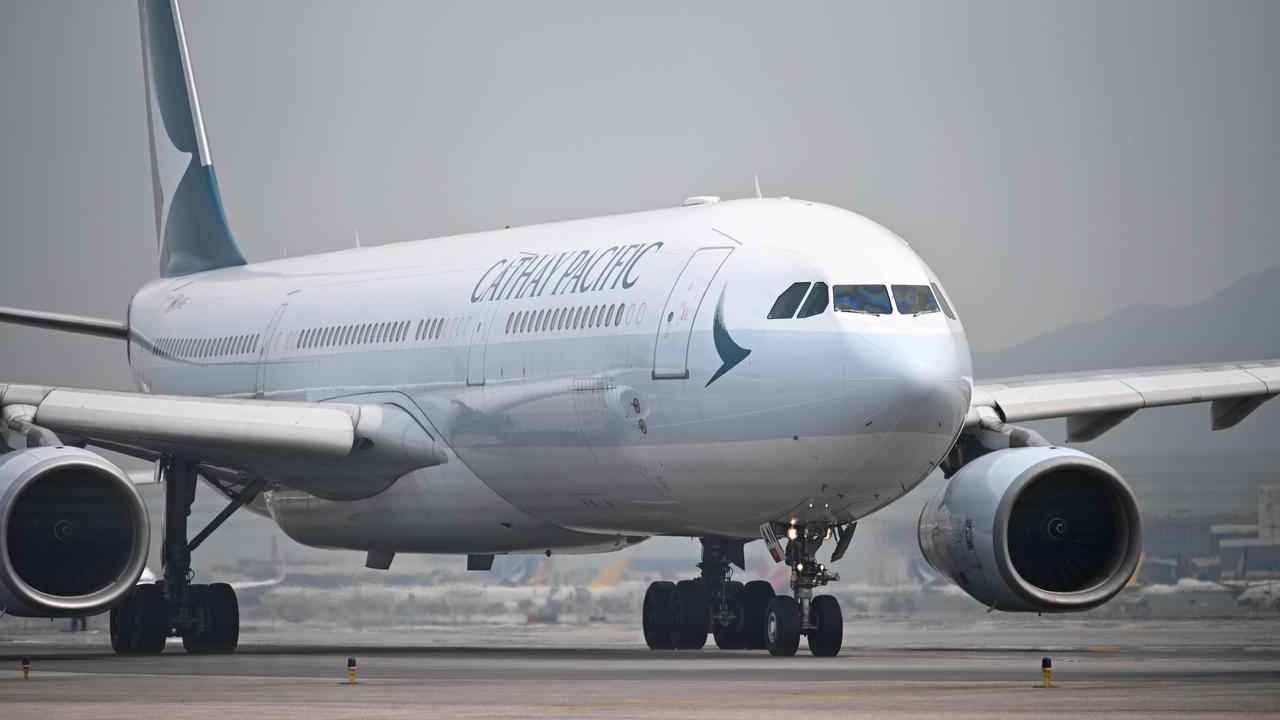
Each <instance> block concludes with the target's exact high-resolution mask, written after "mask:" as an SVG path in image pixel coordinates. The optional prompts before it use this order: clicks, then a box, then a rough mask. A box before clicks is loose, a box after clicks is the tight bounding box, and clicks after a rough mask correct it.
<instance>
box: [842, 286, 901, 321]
mask: <svg viewBox="0 0 1280 720" xmlns="http://www.w3.org/2000/svg"><path fill="white" fill-rule="evenodd" d="M834 295H835V306H836V311H837V312H856V313H866V314H868V315H889V314H892V313H893V305H891V304H890V303H889V290H888V289H887V288H886V287H885V286H883V285H836V286H835V288H834Z"/></svg>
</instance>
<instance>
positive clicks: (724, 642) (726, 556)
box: [644, 538, 773, 650]
mask: <svg viewBox="0 0 1280 720" xmlns="http://www.w3.org/2000/svg"><path fill="white" fill-rule="evenodd" d="M743 545H745V541H744V540H727V539H724V538H703V539H702V562H700V563H698V568H699V569H700V570H701V571H702V572H701V573H700V574H699V576H698V577H697V578H695V579H693V580H681V581H680V582H678V583H671V582H667V581H659V582H655V583H651V584H650V585H649V590H648V592H646V593H645V597H644V639H645V643H646V644H647V645H648V646H649V647H650V648H652V649H654V650H670V649H677V650H697V649H700V648H702V647H703V646H705V645H706V643H707V634H708V633H710V634H711V636H712V637H713V638H714V639H715V643H716V647H719V648H720V649H722V650H741V649H745V648H761V647H764V629H763V628H764V606H765V604H767V603H768V599H769V598H770V597H772V596H773V588H772V587H770V586H769V584H768V583H766V582H750V583H747V584H746V585H745V586H744V585H743V584H742V583H741V582H738V581H736V580H733V579H732V576H733V568H732V566H733V565H737V566H738V567H740V568H741V567H742V566H743V564H744V561H743ZM753 620H754V622H753ZM757 628H758V631H757Z"/></svg>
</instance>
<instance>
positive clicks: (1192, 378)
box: [965, 360, 1280, 442]
mask: <svg viewBox="0 0 1280 720" xmlns="http://www.w3.org/2000/svg"><path fill="white" fill-rule="evenodd" d="M1278 393H1280V360H1264V361H1259V362H1248V363H1233V364H1225V365H1188V366H1179V367H1158V368H1134V369H1131V370H1117V371H1103V372H1094V373H1081V374H1073V375H1046V376H1032V377H1021V378H1011V379H1008V380H999V381H993V382H990V383H984V384H975V385H974V388H973V399H972V400H971V402H970V408H969V414H968V416H967V417H966V419H965V426H966V427H968V428H971V427H974V426H977V425H979V424H980V423H981V421H982V417H983V415H986V414H989V413H990V412H994V413H995V414H996V415H997V416H998V417H999V419H1000V420H1001V421H1003V422H1006V423H1015V422H1024V421H1028V420H1044V419H1048V418H1066V419H1067V439H1068V440H1070V441H1073V442H1078V441H1085V440H1092V439H1094V438H1096V437H1098V436H1099V435H1102V434H1103V433H1104V432H1106V431H1108V430H1110V429H1111V428H1113V427H1115V426H1116V425H1118V424H1120V423H1121V422H1122V421H1124V420H1125V419H1126V418H1128V417H1129V416H1130V415H1133V414H1134V413H1136V412H1137V411H1139V410H1142V409H1145V408H1152V407H1164V406H1167V405H1186V404H1191V403H1202V402H1208V403H1212V405H1211V416H1212V428H1213V429H1214V430H1225V429H1227V428H1230V427H1234V426H1235V425H1237V424H1239V423H1240V421H1242V420H1244V419H1245V418H1246V417H1248V416H1249V414H1250V413H1252V412H1253V411H1254V410H1256V409H1257V408H1258V407H1259V406H1260V405H1262V403H1264V402H1266V401H1267V400H1269V399H1271V398H1272V397H1274V396H1275V395H1276V394H1278Z"/></svg>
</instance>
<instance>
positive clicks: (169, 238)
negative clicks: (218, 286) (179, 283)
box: [138, 0, 245, 277]
mask: <svg viewBox="0 0 1280 720" xmlns="http://www.w3.org/2000/svg"><path fill="white" fill-rule="evenodd" d="M138 15H139V19H140V20H141V23H142V64H143V72H144V77H145V79H146V87H147V126H148V128H149V129H150V131H151V187H152V191H153V192H154V194H155V201H156V237H157V238H158V239H159V242H160V274H161V275H162V276H163V277H174V276H177V275H186V274H188V273H193V272H199V271H201V270H213V269H215V268H220V267H229V266H232V265H244V264H245V259H244V255H243V254H241V252H240V248H239V247H238V246H237V245H236V241H235V239H234V238H232V237H231V228H230V227H228V226H227V216H226V214H225V213H224V212H223V210H222V198H221V196H219V194H218V180H217V178H216V177H215V176H214V173H213V160H212V159H211V158H210V157H209V141H208V139H207V138H206V137H205V133H204V120H203V119H202V118H201V117H200V100H199V98H197V97H196V85H195V80H194V79H193V78H192V76H191V61H190V59H189V58H188V56H187V38H186V36H185V35H183V32H182V15H181V13H180V12H179V11H178V0H138Z"/></svg>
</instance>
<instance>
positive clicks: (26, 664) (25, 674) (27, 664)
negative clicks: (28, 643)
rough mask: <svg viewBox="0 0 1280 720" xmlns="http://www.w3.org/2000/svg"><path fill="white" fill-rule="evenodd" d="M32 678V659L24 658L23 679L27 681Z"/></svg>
mask: <svg viewBox="0 0 1280 720" xmlns="http://www.w3.org/2000/svg"><path fill="white" fill-rule="evenodd" d="M30 676H31V658H29V657H24V658H22V679H23V680H26V679H27V678H29V677H30Z"/></svg>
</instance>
